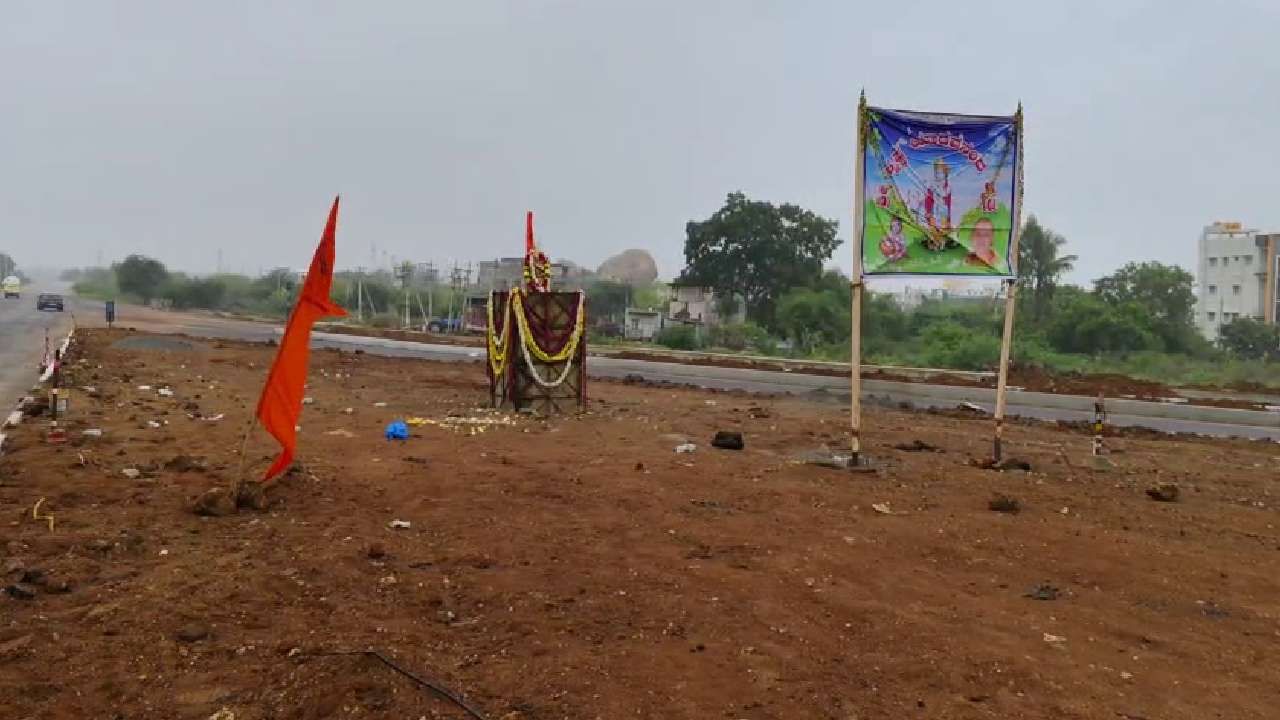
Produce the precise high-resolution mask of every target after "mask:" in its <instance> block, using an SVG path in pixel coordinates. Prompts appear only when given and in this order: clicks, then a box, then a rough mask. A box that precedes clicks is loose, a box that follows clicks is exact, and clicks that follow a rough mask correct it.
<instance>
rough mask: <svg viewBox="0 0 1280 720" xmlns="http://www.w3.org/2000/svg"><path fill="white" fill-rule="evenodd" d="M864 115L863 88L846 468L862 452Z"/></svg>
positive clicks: (852, 234)
mask: <svg viewBox="0 0 1280 720" xmlns="http://www.w3.org/2000/svg"><path fill="white" fill-rule="evenodd" d="M866 115H867V93H866V90H863V91H862V92H861V93H860V94H859V96H858V121H857V130H856V131H855V138H856V140H855V148H856V149H855V152H854V172H853V227H852V229H851V230H850V243H849V244H850V245H852V246H853V278H852V279H851V280H850V286H851V287H850V290H852V293H851V298H850V304H851V308H850V317H851V319H850V324H851V327H850V333H849V338H850V341H849V381H850V392H849V429H850V441H849V450H850V455H849V467H851V468H856V467H858V464H859V463H860V462H861V454H862V435H861V433H862V286H863V276H862V206H863V203H864V202H865V200H864V197H863V194H864V193H863V187H862V183H863V179H862V175H863V171H864V164H865V158H864V155H865V153H864V152H863V151H864V147H865V146H864V143H865V142H866V138H865V137H864V129H865V126H866Z"/></svg>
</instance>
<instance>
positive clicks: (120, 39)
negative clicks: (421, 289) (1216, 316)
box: [0, 0, 1280, 281]
mask: <svg viewBox="0 0 1280 720" xmlns="http://www.w3.org/2000/svg"><path fill="white" fill-rule="evenodd" d="M0 13H2V15H3V17H4V20H3V22H0V66H2V67H3V68H4V70H3V77H4V79H5V82H4V91H3V93H4V99H3V102H0V148H2V150H0V163H2V165H0V212H2V213H3V217H2V218H0V220H2V223H3V231H2V233H0V250H5V251H8V252H10V253H11V254H12V255H14V256H15V258H16V259H17V260H18V262H19V264H21V265H28V266H30V265H36V264H76V265H84V264H92V263H94V262H95V261H96V259H97V257H98V255H99V253H101V255H102V257H103V258H104V259H106V260H107V261H111V260H114V259H118V258H120V257H123V256H124V255H126V254H128V253H130V252H141V253H145V254H148V255H153V256H156V257H158V258H160V259H161V260H163V261H164V262H165V263H167V264H169V265H170V266H171V267H174V268H177V269H183V270H188V271H211V270H213V269H214V268H215V266H216V264H217V261H218V254H219V250H221V251H222V254H223V264H224V267H226V268H227V269H230V270H236V271H246V272H257V271H258V270H259V269H260V268H269V267H271V266H275V265H289V266H293V267H299V268H301V267H305V266H306V264H307V262H308V260H309V258H310V253H311V251H312V249H313V247H314V245H315V242H316V240H317V238H318V236H319V233H320V229H321V226H322V224H323V221H324V215H325V212H326V211H327V208H328V203H329V201H330V200H331V199H332V196H333V195H334V194H335V193H341V194H342V197H343V215H342V219H341V222H340V226H339V235H338V264H339V266H340V267H346V266H356V265H369V264H370V263H371V262H372V260H371V250H372V247H373V246H375V245H376V248H377V250H378V260H379V262H381V261H382V258H383V254H384V253H386V254H387V255H388V256H394V257H396V258H399V259H404V258H410V259H413V260H418V261H426V260H432V261H435V262H437V263H444V262H449V261H452V260H454V259H457V260H461V261H466V260H468V259H471V260H478V259H481V258H490V257H495V256H498V255H516V254H519V253H520V252H521V251H522V243H523V239H522V235H523V213H524V211H525V209H526V208H529V209H533V210H534V211H535V213H536V214H537V218H538V229H539V237H540V241H541V243H542V244H543V245H544V246H545V247H546V249H547V250H548V251H549V252H551V253H552V254H553V255H555V256H557V257H567V258H569V259H572V260H575V261H577V262H579V263H581V264H584V265H589V266H594V265H596V264H597V263H599V262H600V261H601V260H603V259H604V258H605V257H607V256H608V255H610V254H612V253H614V252H617V251H620V250H622V249H625V248H630V247H638V248H645V249H648V250H649V251H650V252H652V253H653V255H654V256H655V257H656V259H657V261H658V265H659V269H660V271H661V273H662V275H663V276H664V277H670V276H672V275H674V274H675V273H677V272H678V271H679V270H680V268H681V266H682V260H683V252H682V250H683V240H684V224H685V222H686V221H688V220H692V219H703V218H705V217H706V216H707V215H709V214H710V213H711V212H713V211H714V210H715V209H716V208H717V207H718V206H719V205H720V204H721V203H722V202H723V200H724V196H725V194H726V193H728V192H730V191H733V190H739V189H740V190H743V191H745V192H746V193H747V194H748V195H749V196H751V197H753V198H759V199H766V200H770V201H775V202H782V201H788V202H795V203H798V204H800V205H802V206H804V207H807V208H809V209H812V210H814V211H816V212H819V213H821V214H823V215H825V216H828V217H832V218H836V219H838V220H839V221H840V233H841V236H842V237H844V238H846V239H847V238H848V235H849V225H850V219H849V215H850V211H851V202H850V198H851V195H852V189H853V121H854V111H855V107H856V104H857V96H858V90H859V89H860V88H863V87H865V88H866V91H867V95H868V99H869V101H870V102H871V103H872V104H875V105H882V106H887V107H899V108H917V109H927V110H941V111H955V112H971V113H985V114H1007V113H1012V112H1013V110H1014V108H1015V107H1016V105H1017V103H1018V101H1019V100H1021V101H1022V103H1023V105H1024V107H1025V115H1026V199H1025V203H1026V204H1025V207H1026V211H1027V212H1033V213H1035V214H1036V215H1038V216H1039V217H1040V219H1041V220H1042V222H1044V223H1045V224H1047V225H1049V226H1050V227H1052V228H1053V229H1055V230H1057V231H1059V232H1060V233H1062V234H1063V235H1065V236H1066V237H1067V238H1068V240H1069V242H1070V252H1074V253H1077V254H1079V255H1080V261H1079V263H1078V266H1077V272H1076V273H1075V274H1074V276H1073V278H1072V279H1074V280H1076V281H1087V280H1089V279H1092V278H1094V277H1097V276H1099V275H1101V274H1105V273H1107V272H1109V271H1111V270H1112V269H1114V268H1115V267H1117V266H1119V265H1121V264H1123V263H1125V262H1127V261H1130V260H1143V259H1156V260H1161V261H1164V262H1172V263H1179V264H1182V265H1184V266H1186V267H1188V268H1191V269H1193V268H1194V266H1193V264H1192V263H1193V260H1194V247H1195V242H1196V238H1197V236H1198V233H1199V232H1200V229H1201V227H1202V226H1203V225H1205V224H1206V223H1208V222H1210V221H1212V220H1215V219H1222V220H1240V221H1243V222H1244V223H1246V224H1247V225H1248V226H1250V227H1260V228H1263V229H1280V181H1278V180H1277V179H1278V178H1280V132H1278V131H1277V123H1278V121H1280V52H1277V51H1276V49H1275V47H1274V42H1275V34H1276V32H1277V30H1280V3H1278V2H1275V1H1274V0H1256V1H1253V2H1248V1H1241V0H1219V1H1218V2H1213V3H1202V2H1194V3H1193V2H1188V3H1179V4H1177V5H1175V4H1174V3H1169V2H1141V3H1139V2H1124V1H1123V0H1113V1H1112V2H1099V3H1089V2H1070V3H1067V2H1063V3H1040V2H1028V1H1027V0H1022V1H1021V2H1007V3H990V4H984V3H977V2H973V3H956V2H931V1H927V0H911V1H910V2H899V3H854V2H848V1H847V0H844V1H841V0H832V1H831V2H816V1H815V2H806V1H801V0H794V1H791V2H782V1H780V2H699V1H698V0H683V1H678V2H665V1H664V2H656V1H654V0H646V1H645V2H628V3H622V2H608V1H606V0H582V1H580V2H507V3H498V2H482V1H480V0H467V1H465V2H452V3H428V2H421V1H416V2H409V1H406V2H386V1H380V2H368V3H358V2H349V1H348V2H318V1H317V2H306V3H304V2H284V1H281V2H269V3H263V2H256V1H253V2H234V1H228V2H216V3H191V2H171V1H169V0H163V1H161V0H156V1H150V2H105V1H104V2H87V1H82V2H74V3H64V2H56V1H54V0H31V1H29V2H26V1H23V2H15V1H14V0H0ZM849 255H850V249H849V246H848V244H845V245H843V246H842V247H841V248H840V250H838V251H837V254H836V257H835V262H836V263H837V264H839V265H840V266H841V267H843V268H845V269H846V270H847V269H848V268H849V267H850V265H851V262H850V258H849Z"/></svg>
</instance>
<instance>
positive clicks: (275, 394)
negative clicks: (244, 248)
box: [257, 198, 347, 482]
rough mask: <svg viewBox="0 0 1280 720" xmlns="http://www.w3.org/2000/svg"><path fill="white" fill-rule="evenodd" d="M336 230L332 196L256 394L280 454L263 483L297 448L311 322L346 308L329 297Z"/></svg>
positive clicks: (340, 314) (343, 312) (338, 314)
mask: <svg viewBox="0 0 1280 720" xmlns="http://www.w3.org/2000/svg"><path fill="white" fill-rule="evenodd" d="M337 229H338V198H334V199H333V209H332V210H330V211H329V222H328V223H326V224H325V226H324V235H322V236H321V237H320V246H319V247H317V248H316V254H315V256H314V257H312V258H311V267H310V268H308V269H307V279H306V282H304V283H303V285H302V293H301V294H299V295H298V302H297V304H296V305H294V306H293V312H292V313H290V314H289V324H288V325H286V326H285V329H284V337H283V338H281V339H280V350H279V351H278V352H277V353H276V361H275V362H274V363H272V365H271V372H269V373H267V384H266V385H264V386H263V387H262V397H260V398H258V412H257V415H258V419H259V420H261V421H262V426H263V427H265V428H266V429H267V432H269V433H271V434H272V435H273V436H274V437H275V439H276V440H278V441H279V442H280V446H281V448H280V456H279V457H277V458H276V461H275V462H274V463H272V464H271V467H270V468H268V469H267V474H266V475H265V476H263V478H262V479H263V481H264V482H265V481H267V480H270V479H271V478H273V477H275V476H277V475H279V474H280V473H282V472H284V471H285V469H286V468H288V467H289V464H290V463H292V462H293V454H294V451H295V450H296V449H297V447H298V431H297V425H298V415H299V414H300V413H301V412H302V391H303V387H304V386H305V385H306V383H307V360H308V359H309V358H310V356H311V326H312V325H313V324H315V321H316V320H318V319H319V318H321V317H325V316H335V317H343V316H345V315H346V314H347V311H346V310H343V309H342V308H340V307H338V306H337V305H335V304H334V303H333V301H332V300H330V299H329V288H330V286H332V285H333V245H334V235H335V234H336V232H337Z"/></svg>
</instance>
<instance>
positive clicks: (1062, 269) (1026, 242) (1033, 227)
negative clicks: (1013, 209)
mask: <svg viewBox="0 0 1280 720" xmlns="http://www.w3.org/2000/svg"><path fill="white" fill-rule="evenodd" d="M1066 244H1067V239H1066V238H1064V237H1062V236H1061V235H1059V234H1058V233H1055V232H1054V231H1052V230H1050V229H1049V228H1047V227H1044V226H1043V225H1041V224H1040V221H1039V220H1037V219H1036V216H1035V215H1032V216H1031V217H1029V218H1027V222H1026V224H1024V225H1023V226H1022V234H1021V235H1020V236H1019V240H1018V284H1019V285H1020V286H1021V287H1022V288H1024V289H1026V290H1027V291H1028V292H1030V293H1031V300H1030V303H1029V304H1030V310H1031V315H1032V317H1033V318H1034V319H1036V320H1041V319H1043V318H1044V315H1045V312H1046V311H1047V310H1048V308H1049V303H1050V302H1051V301H1052V300H1053V293H1054V291H1055V290H1056V289H1057V287H1058V280H1059V279H1060V278H1061V277H1062V276H1063V275H1064V274H1066V273H1068V272H1071V270H1072V269H1074V268H1075V261H1076V260H1077V259H1078V258H1077V257H1076V256H1075V255H1060V254H1059V253H1060V252H1061V250H1062V248H1063V246H1064V245H1066Z"/></svg>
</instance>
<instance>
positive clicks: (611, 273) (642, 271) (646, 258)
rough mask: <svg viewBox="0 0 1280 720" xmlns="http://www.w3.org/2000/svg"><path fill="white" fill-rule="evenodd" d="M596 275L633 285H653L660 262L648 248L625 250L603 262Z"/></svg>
mask: <svg viewBox="0 0 1280 720" xmlns="http://www.w3.org/2000/svg"><path fill="white" fill-rule="evenodd" d="M596 275H598V276H599V277H600V278H602V279H605V280H615V281H617V282H621V283H626V284H627V285H631V286H633V287H640V286H645V285H651V284H653V281H655V280H657V279H658V263H656V262H654V261H653V256H652V255H650V254H649V253H648V251H646V250H634V249H633V250H623V251H622V252H620V253H618V254H617V255H614V256H613V257H611V258H609V259H608V260H605V261H604V262H603V263H601V264H600V269H599V270H596Z"/></svg>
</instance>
